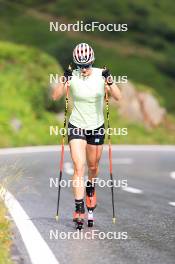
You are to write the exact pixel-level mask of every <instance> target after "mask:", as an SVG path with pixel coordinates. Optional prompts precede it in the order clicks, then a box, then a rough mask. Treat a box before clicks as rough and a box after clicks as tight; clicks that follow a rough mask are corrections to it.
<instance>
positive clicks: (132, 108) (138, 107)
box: [112, 82, 166, 128]
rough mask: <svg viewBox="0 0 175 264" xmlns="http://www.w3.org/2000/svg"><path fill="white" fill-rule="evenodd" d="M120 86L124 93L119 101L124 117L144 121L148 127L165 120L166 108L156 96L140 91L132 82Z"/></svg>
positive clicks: (120, 111)
mask: <svg viewBox="0 0 175 264" xmlns="http://www.w3.org/2000/svg"><path fill="white" fill-rule="evenodd" d="M118 86H119V88H120V90H121V93H122V100H121V101H120V102H119V103H118V106H119V114H120V115H121V116H122V117H124V118H127V119H129V120H131V121H133V122H139V123H143V124H144V125H145V126H146V127H148V128H152V127H156V126H159V125H160V124H161V123H163V122H164V121H165V117H166V110H165V109H164V108H162V107H161V106H160V105H159V102H158V100H157V99H156V98H155V96H153V95H152V94H150V93H148V92H138V91H137V90H136V89H135V87H134V85H133V84H132V83H131V82H127V84H119V85H118ZM112 102H113V100H112ZM115 104H116V102H115Z"/></svg>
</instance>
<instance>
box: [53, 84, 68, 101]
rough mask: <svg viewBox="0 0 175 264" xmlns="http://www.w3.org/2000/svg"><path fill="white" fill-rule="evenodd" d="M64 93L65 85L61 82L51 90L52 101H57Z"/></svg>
mask: <svg viewBox="0 0 175 264" xmlns="http://www.w3.org/2000/svg"><path fill="white" fill-rule="evenodd" d="M64 92H65V84H64V83H62V82H61V83H59V84H58V85H56V86H55V87H54V88H53V92H52V99H53V100H54V101H56V100H59V99H60V98H61V97H62V96H63V94H64Z"/></svg>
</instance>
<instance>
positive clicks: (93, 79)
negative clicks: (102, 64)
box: [69, 68, 105, 130]
mask: <svg viewBox="0 0 175 264" xmlns="http://www.w3.org/2000/svg"><path fill="white" fill-rule="evenodd" d="M104 89H105V88H104V79H103V77H102V69H99V68H92V74H91V75H90V76H88V77H83V76H81V73H80V70H78V69H77V70H74V71H73V77H72V79H71V81H70V94H71V96H72V99H73V110H72V113H71V115H70V118H69V122H70V123H71V124H72V125H74V126H76V127H80V128H83V129H87V130H92V129H96V128H98V127H100V126H101V125H102V124H103V123H104V115H103V104H104V94H105V91H104Z"/></svg>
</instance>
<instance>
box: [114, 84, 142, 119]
mask: <svg viewBox="0 0 175 264" xmlns="http://www.w3.org/2000/svg"><path fill="white" fill-rule="evenodd" d="M120 89H121V93H122V100H121V102H119V113H120V115H121V116H123V117H125V118H128V119H129V120H131V121H135V122H143V115H142V112H141V108H140V103H139V100H138V98H137V92H136V90H135V88H134V86H133V84H131V83H130V82H128V83H127V84H120Z"/></svg>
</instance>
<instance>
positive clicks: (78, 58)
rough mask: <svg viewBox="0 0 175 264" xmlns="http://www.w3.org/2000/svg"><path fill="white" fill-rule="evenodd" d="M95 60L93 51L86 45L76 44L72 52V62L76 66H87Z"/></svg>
mask: <svg viewBox="0 0 175 264" xmlns="http://www.w3.org/2000/svg"><path fill="white" fill-rule="evenodd" d="M94 60H95V57H94V51H93V49H92V48H91V47H90V46H89V45H88V44H86V43H80V44H78V45H77V46H76V47H75V49H74V51H73V61H74V63H75V64H78V65H82V64H83V65H87V64H90V63H93V62H94Z"/></svg>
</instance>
